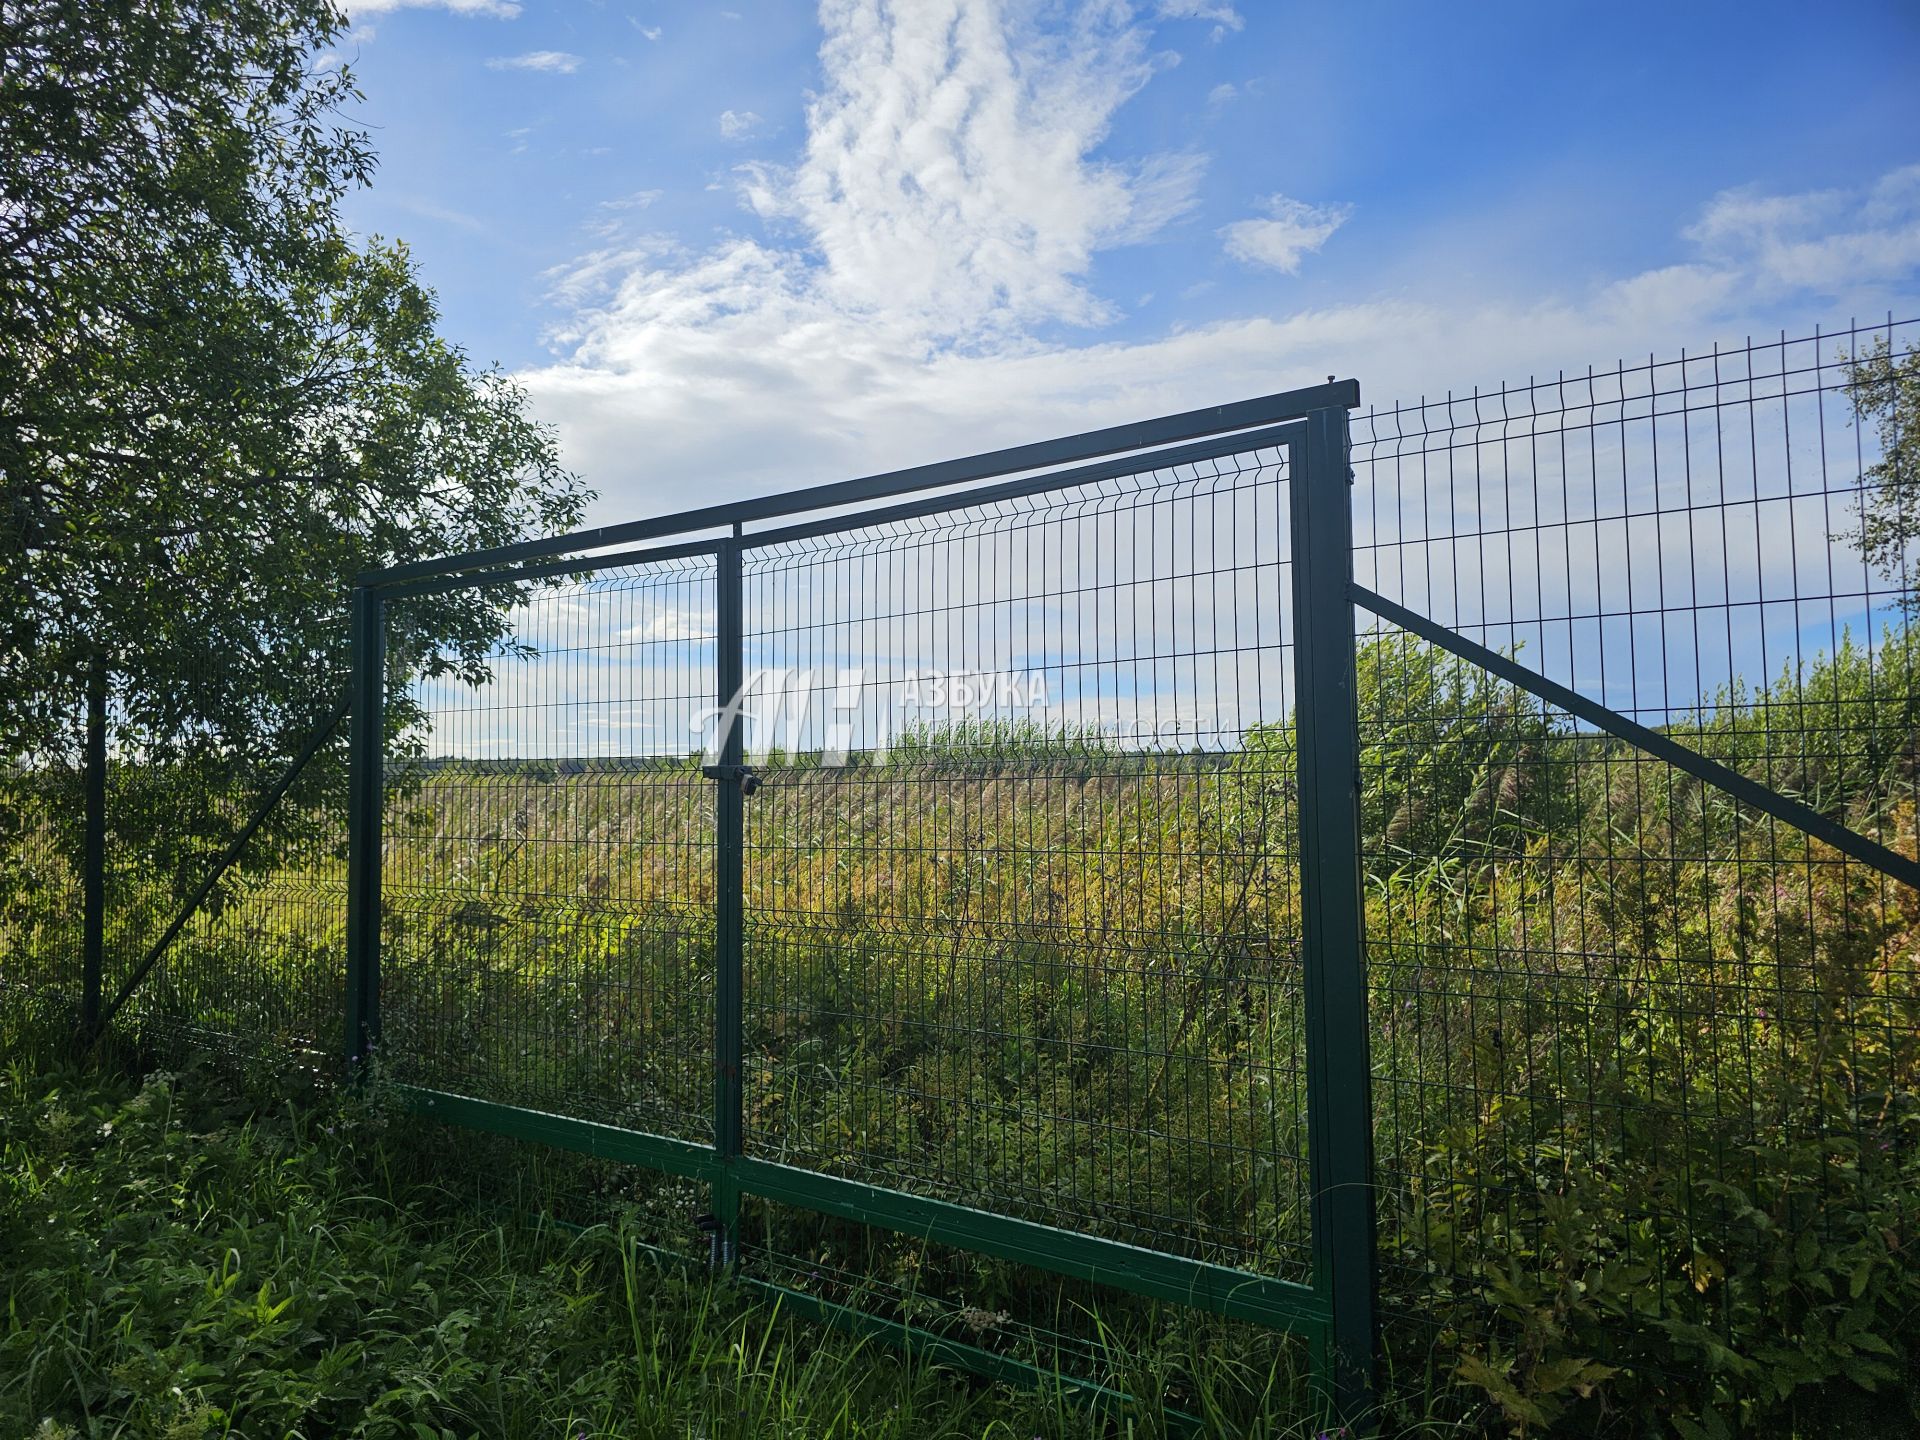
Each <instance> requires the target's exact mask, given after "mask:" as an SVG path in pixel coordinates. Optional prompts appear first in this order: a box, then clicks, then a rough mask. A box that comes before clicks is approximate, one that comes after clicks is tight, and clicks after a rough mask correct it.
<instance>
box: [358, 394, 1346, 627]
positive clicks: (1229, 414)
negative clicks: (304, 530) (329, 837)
mask: <svg viewBox="0 0 1920 1440" xmlns="http://www.w3.org/2000/svg"><path fill="white" fill-rule="evenodd" d="M1359 404H1360V382H1359V381H1357V380H1331V379H1330V380H1329V381H1328V382H1327V383H1326V384H1324V385H1309V386H1307V387H1305V388H1304V389H1300V390H1284V391H1281V392H1279V393H1278V394H1274V395H1263V396H1259V397H1257V398H1255V399H1252V400H1241V401H1238V402H1236V403H1234V404H1230V405H1212V406H1208V407H1207V408H1206V409H1204V410H1188V411H1185V412H1183V413H1181V414H1178V415H1164V416H1162V417H1160V418H1159V419H1157V420H1142V421H1138V422H1136V423H1134V424H1130V425H1114V426H1110V427H1108V428H1107V429H1104V430H1089V431H1087V432H1086V433H1085V434H1082V435H1069V436H1065V437H1064V438H1062V439H1058V440H1043V441H1039V442H1037V443H1034V444H1029V445H1014V446H1011V447H1009V448H1007V449H1005V450H992V451H988V452H987V453H986V454H984V455H972V456H968V457H967V458H966V459H964V460H940V461H936V462H934V463H933V464H930V465H916V466H913V467H912V468H910V469H906V470H889V471H886V472H884V473H882V474H878V475H868V476H865V477H863V478H861V479H858V480H836V481H833V482H831V483H829V484H825V485H812V486H808V487H806V488H804V489H799V490H788V491H783V492H781V493H780V494H777V495H763V496H757V497H754V498H752V499H748V500H735V501H732V502H730V503H728V504H725V505H703V506H700V507H698V508H697V509H693V510H681V511H678V512H676V513H674V514H671V515H659V516H655V517H653V518H652V519H648V520H632V521H627V522H625V523H623V524H619V525H602V526H598V527H596V528H594V529H591V530H576V531H574V532H573V533H572V534H569V535H554V536H549V537H547V538H546V539H542V540H526V541H522V542H521V543H519V544H517V545H502V546H498V547H496V548H494V549H491V550H473V551H469V552H467V553H466V554H464V555H449V556H445V557H443V558H441V559H438V560H419V561H414V562H412V563H411V564H406V565H392V566H388V567H387V568H385V569H381V570H368V571H366V572H364V573H363V574H362V575H361V576H360V578H359V583H360V584H361V585H366V586H376V587H380V588H383V589H384V588H387V587H389V586H395V585H401V584H405V583H407V582H408V581H415V580H424V579H427V578H429V577H433V576H441V575H453V574H458V573H460V572H462V571H469V570H485V569H490V568H492V567H494V566H499V565H516V564H521V563H523V562H526V561H530V560H539V559H544V558H546V557H549V556H559V555H573V554H578V553H580V552H582V551H587V550H598V549H601V548H604V547H607V546H612V545H624V544H628V543H630V542H633V541H637V540H651V539H657V538H660V537H662V536H667V535H684V534H687V533H690V532H693V531H700V530H710V529H713V528H715V527H718V526H740V525H745V524H747V523H749V522H751V521H755V520H768V519H772V518H774V517H776V516H782V515H798V514H803V513H806V512H808V511H813V510H828V509H833V508H835V507H837V506H842V505H859V504H863V503H865V502H868V501H872V500H882V499H886V498H888V497H890V496H894V495H905V494H910V493H912V492H914V491H917V490H934V489H940V488H943V487H945V486H949V485H964V484H967V483H969V482H970V481H974V480H987V479H991V478H993V477H994V476H998V475H1013V474H1018V473H1019V472H1021V471H1025V470H1043V469H1047V468H1049V467H1051V466H1055V465H1069V464H1072V463H1074V462H1076V461H1081V460H1092V459H1097V458H1098V457H1100V456H1103V455H1118V454H1122V453H1125V452H1128V451H1135V450H1151V449H1153V448H1154V447H1156V446H1161V445H1171V444H1174V443H1176V442H1179V441H1182V440H1192V439H1196V438H1199V437H1201V436H1206V435H1218V434H1222V433H1225V432H1228V431H1233V430H1244V429H1250V428H1252V427H1254V426H1260V425H1271V424H1275V423H1277V422H1279V421H1284V420H1299V419H1303V418H1304V417H1306V416H1307V415H1310V414H1312V413H1313V412H1314V411H1316V410H1331V409H1346V410H1352V409H1356V408H1357V407H1358V406H1359ZM965 498H966V496H965V495H964V494H962V495H959V496H956V497H955V500H956V502H960V501H964V500H965ZM849 523H851V524H857V523H863V520H862V517H852V518H851V519H850V521H849Z"/></svg>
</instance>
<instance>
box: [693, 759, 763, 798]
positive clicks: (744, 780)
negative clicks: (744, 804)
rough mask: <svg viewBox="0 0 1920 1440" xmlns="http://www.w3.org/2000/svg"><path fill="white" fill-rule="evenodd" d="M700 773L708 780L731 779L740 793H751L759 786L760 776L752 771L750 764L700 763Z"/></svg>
mask: <svg viewBox="0 0 1920 1440" xmlns="http://www.w3.org/2000/svg"><path fill="white" fill-rule="evenodd" d="M700 773H701V774H702V775H704V776H706V777H707V779H709V780H731V781H733V782H734V783H735V784H737V785H738V786H739V787H740V793H741V794H742V795H751V794H753V792H754V791H756V790H758V789H759V788H760V777H759V776H758V775H756V774H754V773H753V767H752V766H750V765H702V766H701V767H700Z"/></svg>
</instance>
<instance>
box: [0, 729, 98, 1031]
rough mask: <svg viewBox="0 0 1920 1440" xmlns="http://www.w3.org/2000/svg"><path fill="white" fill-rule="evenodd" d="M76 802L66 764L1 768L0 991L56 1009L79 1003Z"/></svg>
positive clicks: (70, 1010) (66, 1011) (16, 1000)
mask: <svg viewBox="0 0 1920 1440" xmlns="http://www.w3.org/2000/svg"><path fill="white" fill-rule="evenodd" d="M80 803H81V787H80V783H79V780H78V777H77V776H75V775H74V774H73V772H72V770H71V769H70V767H68V766H65V765H62V764H59V763H57V762H55V761H49V760H44V759H42V760H25V761H15V762H13V763H11V764H8V765H6V766H4V767H0V992H4V994H5V995H6V996H7V998H8V1002H9V1003H10V1004H29V1005H32V1006H33V1007H35V1008H36V1009H44V1010H46V1011H48V1012H49V1013H52V1014H56V1015H72V1014H77V1013H78V1007H79V1004H80V951H81V936H80V909H81V906H80V874H79V866H78V865H77V864H76V863H75V861H76V860H77V858H78V852H77V851H76V850H75V849H74V848H73V839H74V837H76V836H77V835H78V834H79V827H78V826H77V825H75V824H73V823H72V820H73V816H74V814H75V811H76V809H77V807H78V806H79V805H80ZM63 819H64V821H65V822H66V823H62V822H63Z"/></svg>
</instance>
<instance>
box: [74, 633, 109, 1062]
mask: <svg viewBox="0 0 1920 1440" xmlns="http://www.w3.org/2000/svg"><path fill="white" fill-rule="evenodd" d="M86 771H87V773H86V787H87V797H86V827H87V833H86V839H85V844H84V853H83V855H82V858H81V865H80V1038H81V1039H82V1040H83V1041H87V1042H91V1041H92V1040H93V1039H94V1037H95V1036H97V1035H98V1034H99V1031H100V992H101V977H102V975H103V974H104V972H105V969H106V951H107V663H106V661H105V660H104V659H101V658H96V659H95V660H94V662H93V669H92V670H91V671H90V672H89V673H88V675H87V757H86Z"/></svg>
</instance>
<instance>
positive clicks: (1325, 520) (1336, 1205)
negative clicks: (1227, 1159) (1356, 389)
mask: <svg viewBox="0 0 1920 1440" xmlns="http://www.w3.org/2000/svg"><path fill="white" fill-rule="evenodd" d="M1290 459H1291V466H1292V475H1291V484H1290V489H1291V492H1292V493H1291V496H1290V500H1291V509H1292V524H1293V533H1292V542H1293V554H1292V561H1293V604H1294V634H1293V639H1294V678H1295V703H1294V720H1295V724H1296V726H1297V755H1298V761H1297V763H1298V766H1299V788H1300V909H1301V921H1300V931H1301V953H1302V961H1303V964H1304V967H1305V982H1306V1004H1307V1027H1306V1030H1307V1148H1308V1156H1309V1167H1310V1184H1311V1188H1312V1192H1313V1193H1312V1211H1311V1213H1312V1222H1313V1278H1314V1286H1315V1288H1316V1289H1318V1290H1319V1291H1320V1292H1321V1293H1322V1294H1323V1295H1325V1296H1326V1298H1327V1300H1328V1303H1329V1305H1330V1306H1331V1308H1332V1311H1333V1327H1332V1328H1333V1360H1334V1365H1333V1370H1334V1375H1333V1380H1334V1386H1333V1389H1334V1399H1335V1404H1336V1405H1337V1406H1338V1408H1339V1411H1340V1416H1341V1419H1342V1420H1343V1421H1345V1422H1346V1423H1348V1424H1354V1423H1361V1424H1364V1423H1366V1422H1367V1421H1368V1419H1369V1417H1370V1415H1371V1412H1372V1409H1373V1371H1374V1351H1375V1324H1374V1300H1375V1291H1376V1285H1377V1275H1378V1263H1377V1259H1376V1255H1375V1249H1374V1246H1375V1239H1374V1197H1373V1098H1372V1063H1371V1060H1370V1058H1369V1055H1368V1042H1367V975H1366V946H1365V929H1364V926H1365V913H1364V910H1363V908H1362V897H1361V888H1360V883H1361V882H1360V753H1359V750H1360V747H1359V711H1358V701H1357V694H1356V692H1357V689H1358V677H1357V674H1356V657H1355V650H1354V638H1353V622H1354V612H1353V594H1352V587H1353V510H1352V503H1353V502H1352V495H1351V492H1350V488H1349V487H1350V486H1351V484H1352V471H1351V470H1350V469H1349V468H1348V454H1347V414H1346V411H1345V410H1344V409H1328V410H1316V411H1314V412H1313V413H1312V414H1310V415H1309V416H1308V417H1307V419H1306V422H1305V425H1304V427H1303V434H1302V437H1301V440H1300V442H1299V443H1297V444H1296V445H1294V446H1293V447H1292V453H1291V456H1290Z"/></svg>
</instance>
